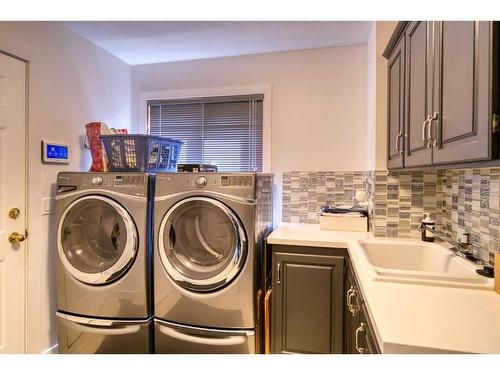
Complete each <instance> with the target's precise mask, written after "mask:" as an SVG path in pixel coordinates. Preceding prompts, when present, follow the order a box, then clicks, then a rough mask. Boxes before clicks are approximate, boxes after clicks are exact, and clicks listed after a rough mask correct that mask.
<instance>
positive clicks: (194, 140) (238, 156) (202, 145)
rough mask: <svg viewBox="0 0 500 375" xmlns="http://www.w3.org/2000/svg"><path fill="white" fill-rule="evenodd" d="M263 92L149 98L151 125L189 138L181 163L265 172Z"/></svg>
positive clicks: (159, 132)
mask: <svg viewBox="0 0 500 375" xmlns="http://www.w3.org/2000/svg"><path fill="white" fill-rule="evenodd" d="M262 104H263V95H252V96H231V97H227V96H226V97H210V98H196V99H189V100H155V101H149V102H148V129H149V133H150V134H152V135H160V136H164V137H170V138H175V139H179V140H181V141H184V142H185V143H184V145H183V146H182V149H181V154H180V156H179V163H203V164H216V165H217V167H218V170H219V171H222V172H248V171H251V172H260V171H262V123H263V121H262V117H263V108H262V107H263V106H262Z"/></svg>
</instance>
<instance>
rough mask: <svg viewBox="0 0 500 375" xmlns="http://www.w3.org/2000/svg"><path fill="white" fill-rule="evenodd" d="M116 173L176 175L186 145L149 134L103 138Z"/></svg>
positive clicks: (111, 167) (103, 136) (113, 170)
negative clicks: (182, 150)
mask: <svg viewBox="0 0 500 375" xmlns="http://www.w3.org/2000/svg"><path fill="white" fill-rule="evenodd" d="M101 141H102V143H103V144H104V149H105V150H106V155H107V157H108V162H109V169H110V170H111V171H112V172H152V173H156V172H176V171H177V161H178V159H179V154H180V152H181V147H182V145H183V143H184V142H182V141H178V140H176V139H172V138H167V137H158V136H154V135H145V134H112V135H101Z"/></svg>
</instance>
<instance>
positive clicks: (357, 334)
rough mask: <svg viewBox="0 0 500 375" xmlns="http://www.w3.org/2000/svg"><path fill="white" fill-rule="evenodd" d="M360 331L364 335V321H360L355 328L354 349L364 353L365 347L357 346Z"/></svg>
mask: <svg viewBox="0 0 500 375" xmlns="http://www.w3.org/2000/svg"><path fill="white" fill-rule="evenodd" d="M361 333H363V334H364V335H366V330H365V323H361V325H360V326H359V327H358V329H357V330H356V350H357V351H358V353H360V354H364V353H365V348H364V347H361V346H359V335H360V334H361Z"/></svg>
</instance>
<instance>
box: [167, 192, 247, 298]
mask: <svg viewBox="0 0 500 375" xmlns="http://www.w3.org/2000/svg"><path fill="white" fill-rule="evenodd" d="M158 237H159V238H158V245H159V252H160V259H161V262H162V264H163V266H164V268H165V270H166V271H167V273H168V274H169V275H170V277H171V278H172V279H173V280H174V281H175V282H176V283H177V284H179V285H180V286H182V287H184V288H186V289H190V290H193V291H198V292H201V291H212V290H215V289H218V288H221V287H223V286H225V285H226V284H228V283H229V282H231V280H233V279H234V278H235V277H236V276H237V274H238V272H239V271H240V269H241V268H242V267H243V264H244V261H245V258H246V253H247V239H246V235H245V231H244V229H243V226H242V225H241V223H240V221H239V219H238V218H237V217H236V215H235V214H234V213H233V212H232V211H231V209H230V208H229V207H227V206H226V205H224V204H223V203H221V202H219V201H217V200H215V199H211V198H205V197H192V198H187V199H184V200H182V201H180V202H178V203H177V204H176V205H174V206H173V207H172V208H171V209H170V210H169V211H168V212H167V213H166V214H165V216H164V218H163V220H162V222H161V225H160V231H159V236H158Z"/></svg>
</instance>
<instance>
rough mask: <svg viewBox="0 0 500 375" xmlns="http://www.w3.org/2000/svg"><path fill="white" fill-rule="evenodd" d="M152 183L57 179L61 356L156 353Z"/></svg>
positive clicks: (126, 178)
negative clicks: (153, 332)
mask: <svg viewBox="0 0 500 375" xmlns="http://www.w3.org/2000/svg"><path fill="white" fill-rule="evenodd" d="M152 181H153V180H152V179H151V178H150V177H149V176H148V175H147V174H146V173H70V172H63V173H59V175H58V176H57V196H56V208H55V214H56V225H57V228H56V229H57V256H56V278H57V279H56V284H57V285H56V286H57V331H58V343H59V352H60V353H149V352H151V350H152V342H151V341H152V339H151V337H152V335H151V327H152V318H151V316H152V306H151V305H152V304H151V280H150V276H151V266H152V265H151V254H150V252H151V243H150V241H151V225H150V221H151V214H152V210H151V204H150V194H149V189H150V188H151V186H152Z"/></svg>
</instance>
